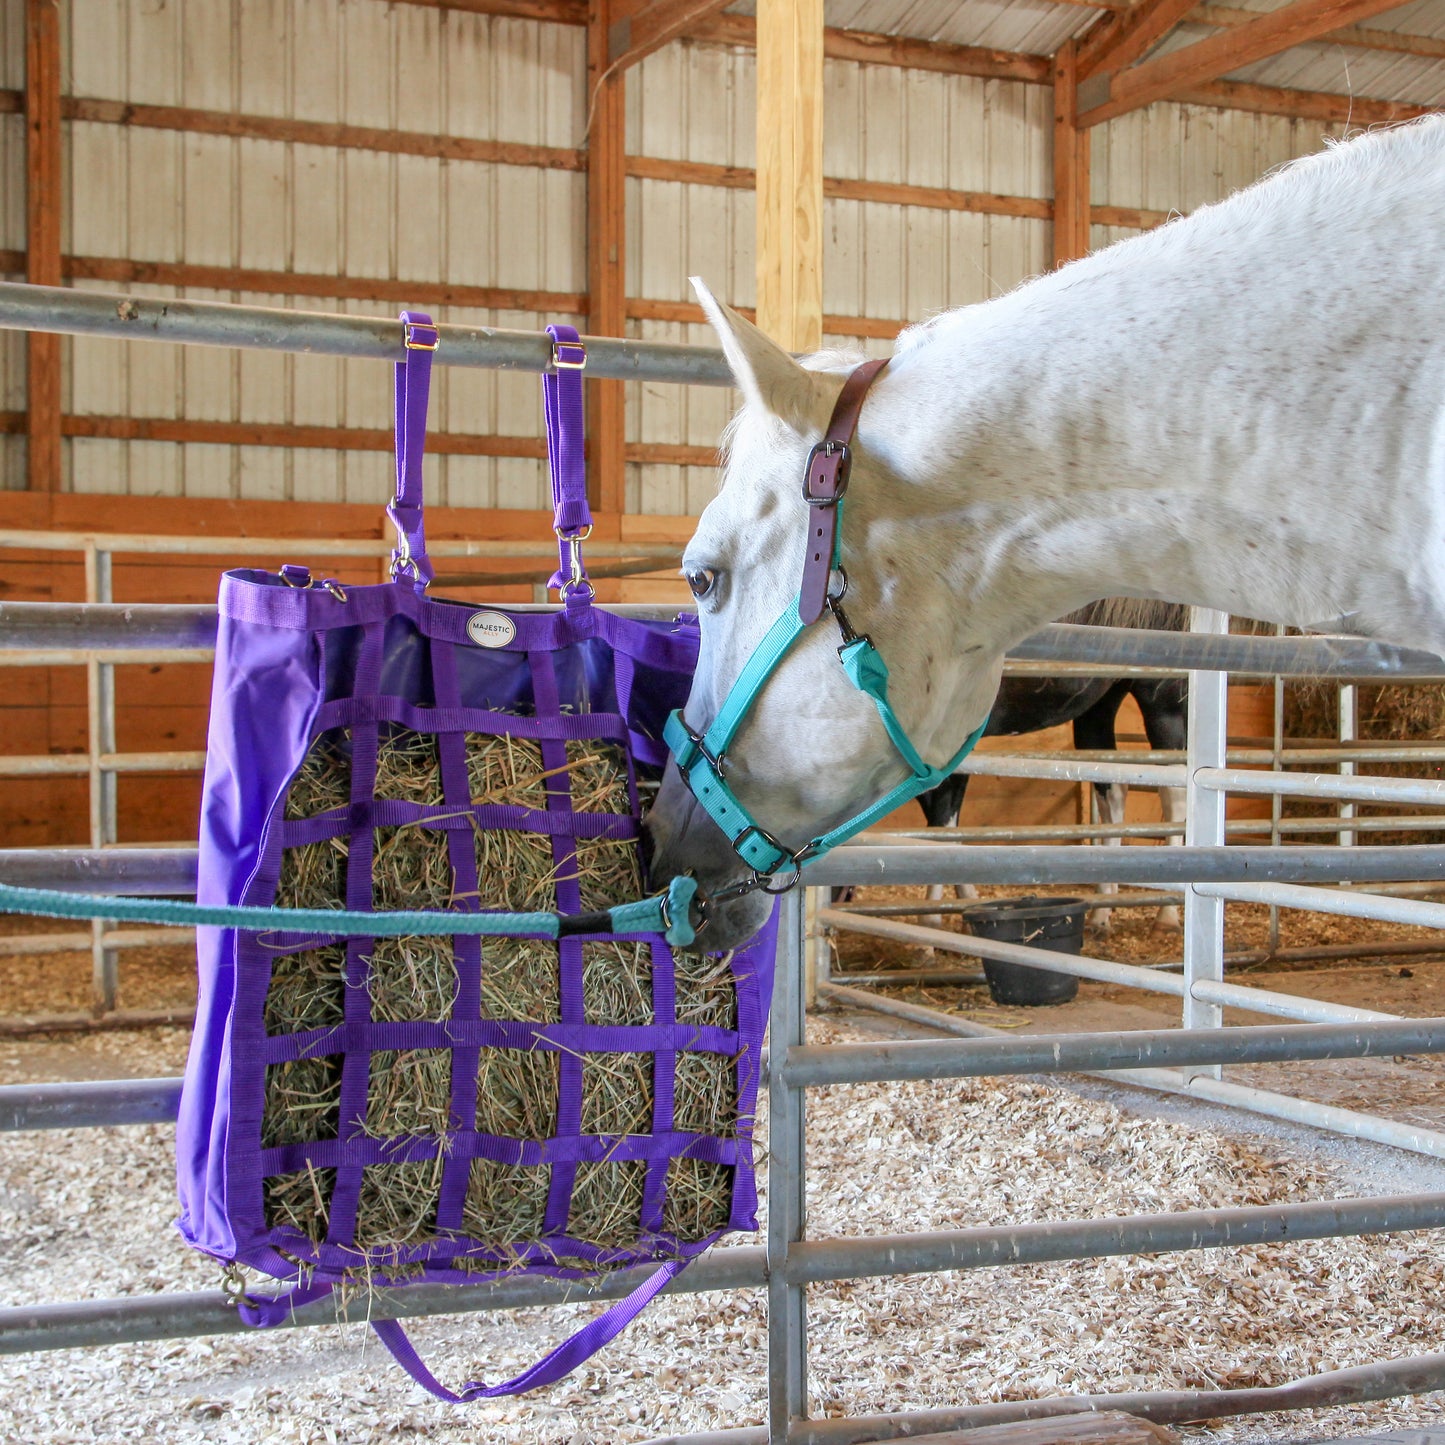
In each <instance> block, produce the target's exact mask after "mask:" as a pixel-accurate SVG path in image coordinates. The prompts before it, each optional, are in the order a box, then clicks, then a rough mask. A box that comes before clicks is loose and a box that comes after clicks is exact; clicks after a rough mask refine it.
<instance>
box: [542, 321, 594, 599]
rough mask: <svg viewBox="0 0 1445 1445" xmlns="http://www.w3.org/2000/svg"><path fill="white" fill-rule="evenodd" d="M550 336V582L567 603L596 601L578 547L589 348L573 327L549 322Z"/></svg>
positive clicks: (586, 511)
mask: <svg viewBox="0 0 1445 1445" xmlns="http://www.w3.org/2000/svg"><path fill="white" fill-rule="evenodd" d="M547 335H548V336H550V337H551V338H552V361H553V366H554V368H555V369H554V370H552V371H548V372H544V373H543V375H542V410H543V412H544V413H545V415H546V418H547V460H548V462H549V464H550V468H551V473H552V507H553V520H552V525H553V528H554V529H555V530H556V533H557V549H558V567H557V570H556V572H554V573H553V574H552V580H551V582H550V583H549V585H550V586H552V587H560V588H561V589H562V600H563V601H564V602H566V603H567V604H568V606H569V607H571V606H572V605H573V604H574V603H576V604H580V605H583V606H585V605H586V604H587V603H589V602H590V601H591V600H592V584H591V583H590V582H589V581H588V580H587V569H586V567H585V566H584V565H583V563H582V552H581V546H580V543H581V539H582V538H583V537H585V536H586V534H587V533H588V532H589V531H590V530H591V528H592V511H591V509H590V508H589V507H588V505H587V455H586V435H585V429H584V427H583V417H582V368H583V367H584V366H585V365H586V363H587V352H586V349H585V348H584V347H583V345H582V342H581V341H580V339H579V338H578V335H577V328H576V327H575V326H564V325H561V324H558V325H555V326H549V327H548V328H547ZM574 562H575V563H576V566H575V567H574V565H573V564H574Z"/></svg>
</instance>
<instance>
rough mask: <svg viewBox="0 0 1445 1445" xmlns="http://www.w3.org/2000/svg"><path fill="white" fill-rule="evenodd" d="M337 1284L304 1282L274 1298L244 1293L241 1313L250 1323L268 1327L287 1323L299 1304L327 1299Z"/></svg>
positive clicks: (262, 1327) (260, 1327)
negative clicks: (259, 1297) (253, 1296)
mask: <svg viewBox="0 0 1445 1445" xmlns="http://www.w3.org/2000/svg"><path fill="white" fill-rule="evenodd" d="M335 1288H336V1286H335V1285H334V1284H321V1283H316V1284H302V1285H297V1286H296V1288H295V1289H293V1290H287V1292H286V1293H285V1294H282V1295H277V1296H276V1297H275V1298H274V1299H254V1298H252V1297H251V1296H250V1295H243V1296H242V1297H241V1300H240V1308H239V1313H240V1316H241V1318H242V1319H243V1320H245V1321H246V1323H247V1324H248V1325H255V1326H256V1328H257V1329H267V1328H268V1327H270V1326H271V1325H280V1324H285V1322H286V1321H287V1320H288V1319H290V1318H291V1312H292V1310H294V1309H296V1308H297V1307H298V1306H299V1305H309V1304H311V1303H312V1302H313V1301H314V1300H319V1299H325V1298H326V1296H327V1295H329V1294H330V1293H331V1292H332V1290H334V1289H335Z"/></svg>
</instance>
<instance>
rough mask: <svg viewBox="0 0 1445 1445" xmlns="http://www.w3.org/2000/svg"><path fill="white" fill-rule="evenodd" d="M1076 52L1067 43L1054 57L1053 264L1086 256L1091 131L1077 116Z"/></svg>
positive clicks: (1074, 48)
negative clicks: (1083, 126) (1079, 121)
mask: <svg viewBox="0 0 1445 1445" xmlns="http://www.w3.org/2000/svg"><path fill="white" fill-rule="evenodd" d="M1078 63H1079V52H1078V45H1077V42H1075V41H1073V40H1070V41H1069V42H1068V44H1067V45H1065V46H1063V47H1062V48H1061V49H1060V50H1059V52H1058V54H1057V55H1055V56H1054V64H1053V80H1054V265H1055V266H1062V265H1064V264H1066V263H1067V262H1069V261H1076V260H1078V258H1079V257H1080V256H1087V255H1088V253H1089V149H1090V142H1089V136H1090V132H1089V130H1088V129H1087V128H1081V127H1080V126H1079V123H1078V115H1079V71H1078Z"/></svg>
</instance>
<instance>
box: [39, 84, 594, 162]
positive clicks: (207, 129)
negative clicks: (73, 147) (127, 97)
mask: <svg viewBox="0 0 1445 1445" xmlns="http://www.w3.org/2000/svg"><path fill="white" fill-rule="evenodd" d="M61 110H62V114H63V115H64V117H65V119H66V120H88V121H98V122H101V123H103V124H104V123H109V124H111V125H139V126H146V127H148V128H150V129H153V130H176V131H190V132H198V133H200V134H202V135H225V136H238V137H241V138H242V139H246V140H274V141H293V142H296V143H298V144H301V145H314V146H329V147H334V148H337V149H342V150H364V151H378V152H383V153H385V154H388V155H410V156H429V157H435V158H437V159H440V160H452V161H486V162H492V163H494V164H497V165H507V166H540V167H542V168H543V169H545V170H558V171H580V170H582V169H583V168H584V166H585V165H586V160H585V157H584V155H583V153H582V152H581V151H578V150H571V149H569V148H567V147H564V146H538V145H523V144H521V143H519V142H516V141H496V140H476V139H473V138H471V137H469V136H446V135H427V134H424V133H422V132H417V131H404V130H383V129H381V128H380V127H377V126H365V125H337V124H333V123H331V122H329V121H315V120H290V119H287V118H285V117H283V116H271V115H241V114H236V113H233V112H231V111H224V110H198V109H195V108H194V107H191V106H179V105H132V104H130V103H128V102H126V101H119V100H91V99H84V98H78V97H70V96H67V97H66V98H65V100H64V101H63V102H62V104H61Z"/></svg>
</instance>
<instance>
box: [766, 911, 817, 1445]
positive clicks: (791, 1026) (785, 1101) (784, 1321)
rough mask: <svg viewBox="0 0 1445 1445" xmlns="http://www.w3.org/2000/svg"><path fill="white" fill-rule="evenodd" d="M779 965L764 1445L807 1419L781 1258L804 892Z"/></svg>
mask: <svg viewBox="0 0 1445 1445" xmlns="http://www.w3.org/2000/svg"><path fill="white" fill-rule="evenodd" d="M780 908H781V916H780V918H779V926H778V965H777V976H776V980H775V982H774V984H773V1006H772V1012H771V1014H770V1015H769V1018H768V1441H769V1445H785V1442H786V1441H787V1438H788V1429H789V1427H790V1425H791V1424H792V1422H793V1421H794V1420H800V1419H802V1418H803V1417H804V1416H805V1415H806V1414H807V1412H808V1323H807V1286H806V1285H803V1284H794V1283H792V1282H790V1281H789V1279H788V1252H789V1249H790V1248H791V1247H792V1245H793V1244H795V1243H797V1242H798V1241H800V1240H801V1239H802V1238H803V1237H804V1231H805V1226H806V1187H807V1186H806V1172H807V1170H806V1155H805V1149H806V1143H805V1139H804V1127H805V1126H804V1111H803V1091H802V1090H801V1089H799V1088H796V1087H794V1086H793V1085H792V1084H790V1083H789V1082H788V1081H787V1068H786V1065H787V1060H788V1051H789V1050H790V1049H792V1048H793V1047H795V1046H797V1045H800V1044H802V1043H803V1042H804V1029H805V1027H806V1024H805V1018H804V1010H803V994H804V989H805V987H806V981H805V979H804V976H803V952H804V949H805V947H806V943H807V940H806V938H805V926H806V920H805V916H804V912H805V910H804V906H803V890H802V889H801V888H794V889H793V890H792V891H791V892H789V893H785V894H784V895H783V898H782V902H781V904H780Z"/></svg>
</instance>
